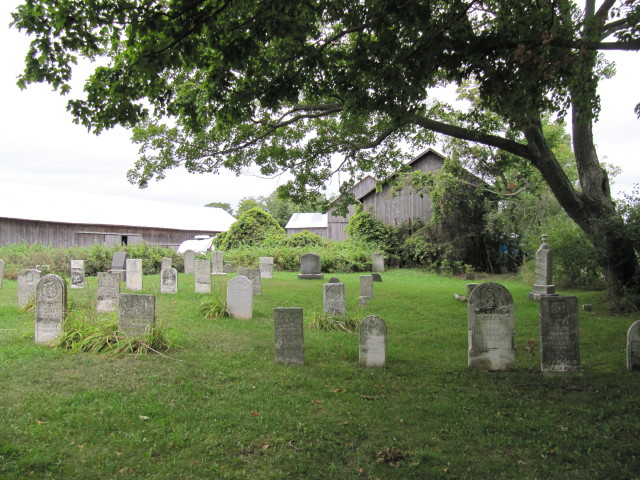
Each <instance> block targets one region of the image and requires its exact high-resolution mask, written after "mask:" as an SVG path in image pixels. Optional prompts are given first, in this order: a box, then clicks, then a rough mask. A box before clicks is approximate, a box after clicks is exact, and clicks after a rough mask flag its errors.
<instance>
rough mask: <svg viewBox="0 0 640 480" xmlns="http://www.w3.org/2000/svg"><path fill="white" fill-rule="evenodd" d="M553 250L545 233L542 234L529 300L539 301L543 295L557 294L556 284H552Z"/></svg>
mask: <svg viewBox="0 0 640 480" xmlns="http://www.w3.org/2000/svg"><path fill="white" fill-rule="evenodd" d="M552 276H553V252H552V251H551V247H550V246H549V244H548V243H547V235H542V244H541V245H540V248H538V251H537V252H536V280H535V282H536V283H534V284H533V291H532V292H531V293H530V294H529V300H535V301H536V302H538V301H540V298H541V297H544V296H549V295H553V296H557V295H558V294H557V293H555V292H556V286H555V285H553V281H552Z"/></svg>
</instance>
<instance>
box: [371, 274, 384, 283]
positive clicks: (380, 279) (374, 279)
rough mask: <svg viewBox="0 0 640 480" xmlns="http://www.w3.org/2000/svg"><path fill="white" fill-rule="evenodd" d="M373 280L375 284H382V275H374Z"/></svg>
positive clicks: (372, 275)
mask: <svg viewBox="0 0 640 480" xmlns="http://www.w3.org/2000/svg"><path fill="white" fill-rule="evenodd" d="M371 278H372V280H373V281H374V282H380V283H382V275H380V274H379V273H372V274H371Z"/></svg>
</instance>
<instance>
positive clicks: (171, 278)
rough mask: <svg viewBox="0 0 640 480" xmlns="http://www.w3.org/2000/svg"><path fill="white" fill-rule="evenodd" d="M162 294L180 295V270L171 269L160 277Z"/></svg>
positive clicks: (164, 271) (163, 272) (166, 270)
mask: <svg viewBox="0 0 640 480" xmlns="http://www.w3.org/2000/svg"><path fill="white" fill-rule="evenodd" d="M160 293H178V270H177V269H175V268H173V267H169V268H167V269H165V270H163V271H162V274H161V275H160Z"/></svg>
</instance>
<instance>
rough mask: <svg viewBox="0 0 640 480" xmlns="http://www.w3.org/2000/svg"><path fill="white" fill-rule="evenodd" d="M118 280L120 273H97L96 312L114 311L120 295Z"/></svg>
mask: <svg viewBox="0 0 640 480" xmlns="http://www.w3.org/2000/svg"><path fill="white" fill-rule="evenodd" d="M120 278H121V277H120V273H106V272H98V292H97V295H98V300H97V302H96V311H97V312H99V313H106V312H114V311H116V309H117V305H118V295H120Z"/></svg>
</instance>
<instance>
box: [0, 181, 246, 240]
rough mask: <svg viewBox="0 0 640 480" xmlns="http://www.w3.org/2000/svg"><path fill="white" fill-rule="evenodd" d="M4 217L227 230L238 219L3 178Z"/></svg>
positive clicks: (217, 211) (0, 201)
mask: <svg viewBox="0 0 640 480" xmlns="http://www.w3.org/2000/svg"><path fill="white" fill-rule="evenodd" d="M0 218H13V219H22V220H39V221H43V222H56V223H77V224H87V225H122V226H130V227H149V228H166V229H171V230H200V231H205V232H225V231H227V230H228V229H229V227H230V226H231V224H232V223H233V222H235V218H234V217H232V216H231V215H229V213H228V212H226V211H224V210H223V209H221V208H212V207H192V206H188V205H178V204H173V203H167V202H158V201H152V200H142V199H138V198H127V197H119V196H112V195H103V194H98V193H89V192H79V191H70V190H61V189H57V188H52V187H45V186H41V185H31V184H26V183H16V182H7V181H3V180H0Z"/></svg>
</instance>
